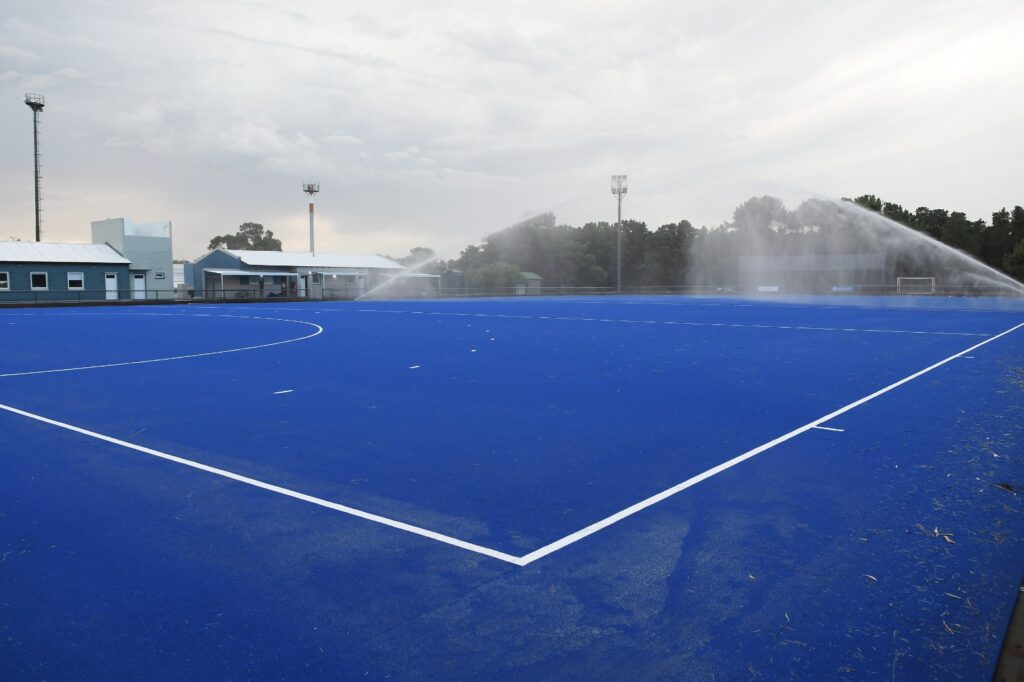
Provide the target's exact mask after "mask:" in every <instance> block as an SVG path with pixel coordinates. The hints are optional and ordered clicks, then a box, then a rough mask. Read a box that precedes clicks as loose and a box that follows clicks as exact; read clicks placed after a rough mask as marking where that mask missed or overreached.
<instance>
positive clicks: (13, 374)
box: [0, 313, 324, 379]
mask: <svg viewBox="0 0 1024 682" xmlns="http://www.w3.org/2000/svg"><path fill="white" fill-rule="evenodd" d="M116 314H117V315H132V314H133V313H116ZM135 314H137V315H148V316H151V317H213V318H217V317H232V318H236V319H240V320H267V321H270V322H294V323H295V324H304V325H306V326H307V327H313V328H314V329H315V330H316V331H314V332H313V333H312V334H306V335H305V336H299V337H296V338H294V339H284V340H283V341H272V342H271V343H260V344H257V345H254V346H242V347H241V348H227V349H224V350H213V351H207V352H205V353H191V354H189V355H173V356H170V357H166V358H150V359H148V360H129V361H127V362H110V363H106V364H102V365H83V366H81V367H61V368H59V369H37V370H32V371H30V372H8V373H6V374H0V379H5V378H9V377H24V376H33V375H36V374H59V373H61V372H81V371H83V370H87V369H107V368H110V367H126V366H129V365H150V364H153V363H156V362H170V361H172V360H190V359H192V358H205V357H210V356H213V355H226V354H227V353H241V352H242V351H248V350H259V349H261V348H272V347H274V346H283V345H285V344H288V343H298V342H299V341H306V340H307V339H311V338H313V337H314V336H319V335H320V334H323V333H324V328H323V327H321V326H320V325H318V324H316V323H314V322H306V321H305V320H291V319H287V318H283V317H257V316H254V315H180V314H175V315H171V314H166V313H165V314H161V313H135Z"/></svg>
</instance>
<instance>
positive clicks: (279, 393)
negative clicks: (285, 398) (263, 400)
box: [274, 388, 295, 395]
mask: <svg viewBox="0 0 1024 682" xmlns="http://www.w3.org/2000/svg"><path fill="white" fill-rule="evenodd" d="M294 392H295V389H294V388H289V389H285V390H284V391H274V395H284V394H285V393H294Z"/></svg>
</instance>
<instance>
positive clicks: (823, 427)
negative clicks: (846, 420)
mask: <svg viewBox="0 0 1024 682" xmlns="http://www.w3.org/2000/svg"><path fill="white" fill-rule="evenodd" d="M814 428H816V429H821V430H822V431H835V432H836V433H845V432H846V429H834V428H832V427H831V426H815V427H814Z"/></svg>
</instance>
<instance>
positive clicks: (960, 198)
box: [0, 0, 1024, 258]
mask: <svg viewBox="0 0 1024 682" xmlns="http://www.w3.org/2000/svg"><path fill="white" fill-rule="evenodd" d="M282 4H284V3H282ZM288 4H289V6H290V7H293V8H294V9H281V8H279V7H278V6H276V5H275V4H273V3H270V2H261V1H251V2H245V1H236V2H219V1H216V2H215V1H212V0H175V1H174V2H166V1H165V2H152V1H149V0H130V1H123V0H103V1H97V2H94V1H91V0H68V1H48V0H31V1H26V0H0V239H6V238H8V236H14V237H18V238H21V239H32V238H33V229H34V228H33V224H34V223H33V220H34V218H33V197H32V120H31V112H30V110H29V109H28V107H26V106H25V104H24V103H23V95H24V93H25V92H38V93H41V94H43V95H45V96H46V109H45V111H44V112H43V115H42V128H41V134H42V156H43V175H44V181H43V183H44V185H43V196H44V204H43V206H44V216H43V218H44V225H43V227H44V239H45V240H48V241H88V240H89V222H90V221H91V220H95V219H99V218H104V217H128V218H131V219H133V220H135V221H136V222H151V221H157V220H171V221H173V223H174V231H175V244H174V250H175V257H177V258H194V257H196V256H198V255H200V254H202V253H203V252H204V250H205V246H206V244H207V242H208V241H209V239H210V237H211V236H213V235H215V234H219V233H223V232H233V231H234V229H235V228H236V227H237V226H238V225H239V224H240V223H242V222H245V221H256V222H261V223H263V224H264V225H265V226H267V227H268V228H270V229H273V230H274V231H275V232H276V233H277V235H278V236H279V237H281V238H282V239H283V240H284V248H285V250H303V249H306V248H307V245H308V244H307V239H308V237H307V230H308V228H307V213H306V197H305V195H303V194H302V191H301V185H302V183H303V182H308V181H311V180H316V181H319V183H320V186H321V193H320V195H318V197H317V216H318V219H317V225H318V230H317V233H318V245H319V246H320V247H322V248H323V249H324V250H330V251H334V252H351V253H390V254H392V255H395V256H398V255H401V254H403V253H405V252H407V251H408V249H409V248H411V247H413V246H429V247H432V248H434V249H435V250H436V251H438V252H439V253H440V254H441V255H443V256H446V257H447V256H455V255H457V253H458V251H459V250H460V249H461V248H462V247H464V246H465V245H466V244H467V243H470V242H477V241H479V240H480V239H481V238H482V237H483V236H485V235H486V234H488V233H490V232H493V231H495V230H497V229H500V228H502V227H504V226H507V225H509V224H512V223H514V222H516V221H517V220H519V219H521V218H523V217H525V216H528V215H531V214H534V213H538V212H542V211H548V210H550V211H553V212H554V213H555V215H556V216H557V218H558V219H559V221H562V222H567V223H570V224H575V225H579V224H582V223H583V222H586V221H588V220H602V219H604V220H609V219H610V220H614V215H615V203H614V200H613V198H612V196H611V194H610V193H609V176H610V175H611V174H613V173H626V174H628V175H629V181H630V189H629V194H628V195H627V197H626V199H625V202H624V215H625V216H626V217H633V218H637V219H640V220H645V221H647V223H648V225H649V226H650V227H652V228H654V227H657V226H658V225H660V224H663V223H665V222H672V221H676V220H679V219H681V218H687V219H689V220H690V221H692V222H693V223H695V224H697V225H702V224H706V225H714V224H718V223H720V222H722V221H723V220H726V219H728V218H729V216H730V214H731V210H732V208H733V207H734V206H735V205H736V204H737V203H739V202H740V201H742V200H744V199H746V198H748V197H749V196H752V195H755V194H756V195H760V194H776V195H780V196H783V197H784V198H789V197H796V196H799V195H801V194H810V193H818V194H823V195H829V196H842V195H856V194H861V193H875V194H879V195H881V196H883V197H884V198H886V199H887V200H893V201H897V202H900V203H903V204H904V205H905V206H908V207H916V206H918V205H931V206H937V207H943V208H951V209H960V210H965V211H967V213H968V215H969V216H970V217H971V218H979V217H985V218H988V217H989V214H990V213H991V212H992V211H993V210H997V209H998V208H1000V207H1002V206H1004V205H1010V206H1012V205H1013V204H1019V203H1022V202H1024V183H1022V180H1024V173H1022V162H1021V160H1022V159H1024V132H1022V130H1021V121H1022V118H1021V116H1022V112H1024V47H1022V46H1024V2H1021V0H1005V1H1002V0H1000V1H985V0H973V1H965V2H944V1H941V0H921V1H919V2H898V1H896V0H885V1H880V2H876V1H872V0H860V1H858V2H849V1H848V0H845V1H842V2H827V1H825V0H787V1H784V2H783V1H772V0H751V1H726V0H702V1H699V2H698V1H689V0H650V1H643V0H634V1H633V2H614V3H612V2H595V1H594V0H591V1H589V2H583V1H582V0H581V1H574V2H565V1H563V2H558V1H556V0H538V1H536V2H533V1H526V2H517V1H514V0H513V1H510V2H504V3H492V2H480V1H479V0H477V1H462V0H431V1H429V2H413V1H411V0H376V1H375V2H368V3H354V2H344V1H341V2H337V1H333V2H332V1H324V2H320V1H318V0H307V1H305V2H302V3H288Z"/></svg>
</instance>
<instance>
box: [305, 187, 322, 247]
mask: <svg viewBox="0 0 1024 682" xmlns="http://www.w3.org/2000/svg"><path fill="white" fill-rule="evenodd" d="M302 191H303V192H305V193H306V194H308V195H309V252H310V253H311V254H312V255H314V256H315V255H316V242H315V240H314V238H313V195H314V194H316V193H317V192H319V191H320V183H318V182H307V183H305V184H304V185H302Z"/></svg>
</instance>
